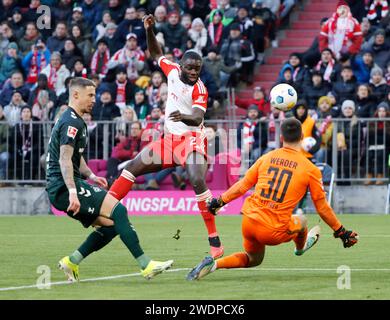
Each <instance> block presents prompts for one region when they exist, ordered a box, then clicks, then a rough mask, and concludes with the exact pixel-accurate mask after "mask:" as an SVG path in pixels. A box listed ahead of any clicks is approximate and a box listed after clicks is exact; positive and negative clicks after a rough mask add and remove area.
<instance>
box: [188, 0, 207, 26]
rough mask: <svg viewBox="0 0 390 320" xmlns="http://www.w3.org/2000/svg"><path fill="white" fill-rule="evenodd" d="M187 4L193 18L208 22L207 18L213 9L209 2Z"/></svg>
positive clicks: (199, 1) (201, 1) (200, 1)
mask: <svg viewBox="0 0 390 320" xmlns="http://www.w3.org/2000/svg"><path fill="white" fill-rule="evenodd" d="M187 4H188V11H189V13H190V14H191V16H193V17H199V18H201V19H202V20H203V21H205V20H206V16H208V14H209V13H210V9H211V6H210V1H209V0H197V1H187Z"/></svg>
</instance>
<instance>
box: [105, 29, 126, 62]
mask: <svg viewBox="0 0 390 320" xmlns="http://www.w3.org/2000/svg"><path fill="white" fill-rule="evenodd" d="M117 28H118V27H117V25H116V24H115V23H113V22H110V23H108V24H107V28H106V34H105V36H104V37H103V39H104V40H105V41H106V42H107V44H108V48H109V49H110V55H111V56H113V55H114V53H115V52H117V51H118V50H120V49H121V48H122V45H121V43H120V42H119V41H118V39H117V37H116V30H117Z"/></svg>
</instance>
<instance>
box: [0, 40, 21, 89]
mask: <svg viewBox="0 0 390 320" xmlns="http://www.w3.org/2000/svg"><path fill="white" fill-rule="evenodd" d="M20 67H21V59H20V56H19V54H18V45H17V44H16V42H10V43H9V44H8V49H7V52H6V54H4V55H3V58H2V59H1V63H0V89H1V88H2V87H3V85H4V83H5V81H6V80H8V79H9V78H10V77H11V75H12V73H14V72H15V71H18V70H19V69H20Z"/></svg>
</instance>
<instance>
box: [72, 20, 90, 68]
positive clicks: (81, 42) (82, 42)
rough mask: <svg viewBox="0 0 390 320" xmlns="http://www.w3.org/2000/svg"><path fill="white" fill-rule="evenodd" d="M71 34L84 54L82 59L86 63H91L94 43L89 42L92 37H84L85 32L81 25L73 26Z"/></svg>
mask: <svg viewBox="0 0 390 320" xmlns="http://www.w3.org/2000/svg"><path fill="white" fill-rule="evenodd" d="M71 34H72V37H73V39H74V40H75V42H76V45H77V47H78V48H79V49H80V51H81V53H82V58H83V60H84V61H85V62H88V61H90V59H91V54H92V43H91V41H90V40H89V38H90V37H88V36H87V35H84V34H85V33H84V30H83V29H81V27H80V25H79V24H73V25H72V26H71Z"/></svg>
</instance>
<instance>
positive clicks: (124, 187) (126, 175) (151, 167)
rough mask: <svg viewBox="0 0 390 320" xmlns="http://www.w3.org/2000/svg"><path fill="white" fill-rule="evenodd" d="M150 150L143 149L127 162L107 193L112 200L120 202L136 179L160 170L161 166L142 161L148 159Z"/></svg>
mask: <svg viewBox="0 0 390 320" xmlns="http://www.w3.org/2000/svg"><path fill="white" fill-rule="evenodd" d="M149 153H150V149H149V148H148V147H145V148H144V149H142V151H141V152H140V153H139V154H138V155H137V156H136V157H135V158H134V159H133V160H131V161H130V162H129V164H128V165H127V166H126V167H125V168H124V169H123V171H122V173H121V175H120V176H119V178H118V179H116V180H115V182H114V183H113V184H112V186H111V188H110V190H109V191H108V193H109V194H111V195H112V196H113V197H114V198H116V199H118V200H122V199H123V198H124V197H125V196H126V195H127V194H128V193H129V191H130V190H131V188H132V187H133V184H134V181H135V179H136V177H138V176H140V175H143V174H145V173H150V172H157V171H160V170H161V169H162V165H161V164H155V163H144V161H143V159H148V157H149Z"/></svg>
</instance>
